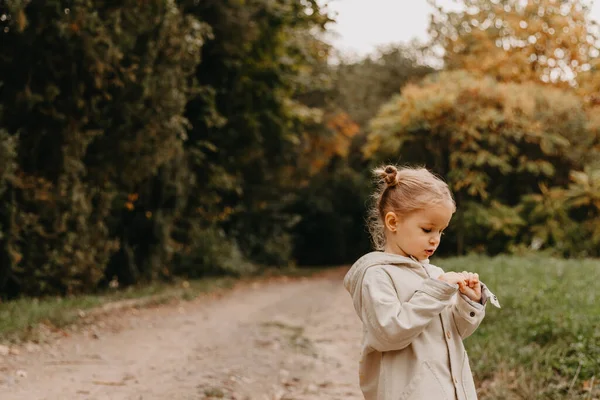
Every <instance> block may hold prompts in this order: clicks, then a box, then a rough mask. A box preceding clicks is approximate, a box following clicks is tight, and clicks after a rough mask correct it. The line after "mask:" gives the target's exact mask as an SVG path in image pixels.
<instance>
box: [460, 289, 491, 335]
mask: <svg viewBox="0 0 600 400" xmlns="http://www.w3.org/2000/svg"><path fill="white" fill-rule="evenodd" d="M452 316H453V318H454V323H455V324H456V328H457V329H458V333H459V334H460V337H461V338H463V339H466V338H468V337H469V336H471V334H472V333H473V332H475V329H477V327H478V326H479V324H481V321H482V320H483V317H485V306H484V305H483V304H480V303H476V302H474V301H473V300H471V299H469V298H468V297H467V296H465V295H463V294H460V295H459V296H457V299H456V303H455V304H454V305H453V306H452Z"/></svg>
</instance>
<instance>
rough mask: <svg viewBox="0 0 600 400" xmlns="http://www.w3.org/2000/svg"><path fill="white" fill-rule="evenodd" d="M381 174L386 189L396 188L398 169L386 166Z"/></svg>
mask: <svg viewBox="0 0 600 400" xmlns="http://www.w3.org/2000/svg"><path fill="white" fill-rule="evenodd" d="M383 172H384V176H383V180H384V181H385V184H386V185H387V186H388V187H390V186H396V185H397V184H398V169H397V168H396V167H394V166H393V165H388V166H387V167H385V169H384V170H383Z"/></svg>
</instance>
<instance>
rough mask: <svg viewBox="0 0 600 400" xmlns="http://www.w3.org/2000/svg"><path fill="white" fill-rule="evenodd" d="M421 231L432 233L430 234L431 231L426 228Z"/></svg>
mask: <svg viewBox="0 0 600 400" xmlns="http://www.w3.org/2000/svg"><path fill="white" fill-rule="evenodd" d="M421 229H422V230H423V232H425V233H430V232H431V229H425V228H421Z"/></svg>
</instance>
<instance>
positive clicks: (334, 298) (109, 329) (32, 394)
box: [0, 269, 362, 400]
mask: <svg viewBox="0 0 600 400" xmlns="http://www.w3.org/2000/svg"><path fill="white" fill-rule="evenodd" d="M344 272H345V270H344V269H339V270H336V271H331V272H328V273H326V274H324V275H323V276H320V277H313V278H309V279H307V278H304V279H294V280H287V281H286V280H283V281H282V280H275V281H270V282H255V283H252V284H242V285H239V286H237V287H236V288H234V289H232V290H228V291H226V292H224V293H223V294H222V295H220V296H218V297H210V296H202V297H200V298H198V299H196V300H194V301H191V302H182V303H179V304H170V305H163V306H159V307H155V308H150V309H141V310H138V309H126V310H121V311H119V312H115V313H114V314H112V315H108V316H105V317H102V318H101V320H100V321H97V322H96V323H94V325H93V329H92V327H87V328H83V329H82V330H80V331H79V332H77V333H74V334H70V335H68V336H65V337H63V338H61V339H58V340H56V341H53V342H52V343H50V344H48V345H44V346H41V347H39V348H35V349H31V348H30V349H29V350H28V349H26V348H22V349H19V350H18V353H19V354H16V355H14V354H13V355H8V356H0V399H1V400H17V399H19V400H21V399H22V400H42V399H44V400H63V399H86V400H101V399H102V400H104V399H110V400H125V399H128V400H129V399H131V400H142V399H143V400H149V399H157V400H158V399H161V400H162V399H170V400H188V399H204V398H223V399H252V400H254V399H256V400H263V399H265V400H267V399H268V400H271V399H289V400H291V399H295V400H309V399H310V400H316V399H320V400H333V399H345V400H353V399H356V400H359V399H361V398H362V397H361V395H360V390H359V389H358V384H357V370H356V368H357V358H358V352H359V342H360V323H359V320H358V318H357V317H356V315H355V314H354V310H353V309H352V304H351V301H350V297H349V295H348V293H347V292H346V291H345V290H344V288H343V287H342V283H341V281H342V278H343V274H344Z"/></svg>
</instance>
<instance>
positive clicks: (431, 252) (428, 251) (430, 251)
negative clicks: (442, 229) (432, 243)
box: [425, 250, 435, 255]
mask: <svg viewBox="0 0 600 400" xmlns="http://www.w3.org/2000/svg"><path fill="white" fill-rule="evenodd" d="M434 251H435V250H425V253H427V254H429V255H432V254H433V252H434Z"/></svg>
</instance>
